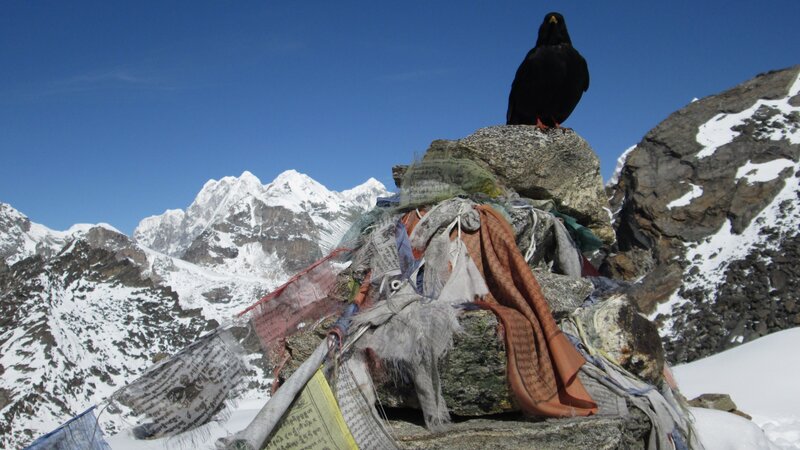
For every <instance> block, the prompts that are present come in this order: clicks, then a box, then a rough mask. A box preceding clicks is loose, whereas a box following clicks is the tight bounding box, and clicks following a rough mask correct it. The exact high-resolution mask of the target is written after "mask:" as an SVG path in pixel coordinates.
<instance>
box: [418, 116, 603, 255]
mask: <svg viewBox="0 0 800 450" xmlns="http://www.w3.org/2000/svg"><path fill="white" fill-rule="evenodd" d="M442 157H454V158H467V159H471V160H474V161H477V162H479V163H481V164H482V165H484V166H485V167H486V168H487V169H489V171H490V172H491V173H493V174H494V175H496V176H497V177H498V179H499V180H500V181H501V182H502V183H503V184H504V185H506V186H507V187H508V188H511V189H512V190H514V191H515V192H517V193H518V194H519V195H520V196H522V197H527V198H531V199H535V200H549V199H552V200H554V201H555V202H556V206H557V208H558V210H559V211H561V212H563V213H566V214H569V215H571V216H573V217H575V218H576V219H578V221H579V222H580V223H581V224H582V225H584V226H586V227H588V228H590V229H591V230H592V231H593V232H594V233H595V234H596V235H597V236H598V237H600V238H601V239H603V240H604V241H606V242H608V243H611V242H613V240H614V233H613V230H612V229H611V226H610V222H609V220H610V219H609V214H608V212H607V211H606V209H607V208H608V202H607V201H606V197H605V194H604V192H603V185H602V183H603V182H602V177H601V176H600V162H599V160H598V159H597V155H595V153H594V151H592V149H591V147H590V146H589V144H588V143H587V142H586V141H585V140H584V139H583V138H581V137H580V136H578V134H577V133H575V132H574V131H571V130H570V131H563V132H562V131H558V130H555V131H550V132H542V131H540V130H539V129H538V128H536V127H534V126H526V125H514V126H494V127H488V128H482V129H480V130H478V131H476V132H475V133H473V134H471V135H469V136H467V137H465V138H463V139H459V140H457V141H445V140H438V141H433V143H431V146H430V148H429V149H428V151H427V152H426V154H425V156H424V158H423V160H425V159H429V158H430V159H436V158H442Z"/></svg>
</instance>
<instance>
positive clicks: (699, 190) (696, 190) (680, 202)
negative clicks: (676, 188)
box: [667, 182, 703, 209]
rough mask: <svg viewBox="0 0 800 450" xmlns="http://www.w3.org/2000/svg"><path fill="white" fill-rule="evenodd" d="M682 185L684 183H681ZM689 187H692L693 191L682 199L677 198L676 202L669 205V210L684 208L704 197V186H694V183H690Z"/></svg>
mask: <svg viewBox="0 0 800 450" xmlns="http://www.w3.org/2000/svg"><path fill="white" fill-rule="evenodd" d="M681 183H683V182H681ZM689 186H691V187H692V189H691V190H690V191H689V192H687V193H685V194H683V195H682V196H681V197H680V198H676V199H675V200H673V201H671V202H669V203H667V209H672V208H679V207H682V206H688V205H689V204H690V203H691V202H692V200H694V199H696V198H699V197H700V196H702V195H703V187H702V186H698V185H696V184H692V183H689Z"/></svg>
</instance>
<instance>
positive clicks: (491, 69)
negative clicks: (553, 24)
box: [0, 0, 800, 233]
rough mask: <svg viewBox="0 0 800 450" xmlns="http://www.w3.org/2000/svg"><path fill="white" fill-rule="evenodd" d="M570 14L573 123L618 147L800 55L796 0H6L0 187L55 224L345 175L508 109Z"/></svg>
mask: <svg viewBox="0 0 800 450" xmlns="http://www.w3.org/2000/svg"><path fill="white" fill-rule="evenodd" d="M551 10H555V11H559V12H562V13H563V14H564V16H565V18H566V21H567V24H568V27H569V31H570V34H571V36H572V41H573V44H574V45H575V47H576V48H577V49H578V50H579V51H580V52H581V53H582V54H583V55H584V57H585V58H586V60H587V61H588V63H589V70H590V72H591V86H590V88H589V91H588V92H587V93H586V94H585V95H584V97H583V100H582V101H581V103H580V104H579V105H578V107H577V108H576V110H575V112H574V113H573V114H572V116H571V117H570V118H569V120H568V121H567V122H566V124H565V125H566V126H569V127H572V128H574V129H575V130H576V131H577V132H578V133H580V134H581V135H582V136H584V137H585V138H586V139H587V140H588V141H589V142H590V144H591V145H592V146H593V148H594V149H595V151H596V152H597V153H598V155H599V156H600V159H601V164H602V170H603V176H604V177H605V178H607V177H608V176H609V175H610V173H611V171H612V170H613V166H614V163H615V160H616V158H617V156H618V155H619V154H620V153H621V152H622V151H623V150H624V149H625V148H627V147H628V146H630V145H632V144H635V143H637V142H639V140H641V138H642V136H643V135H644V134H645V133H646V132H647V131H648V130H649V129H651V128H652V127H653V126H655V125H656V124H657V123H658V122H660V121H661V120H663V119H664V118H666V117H667V115H669V114H670V113H671V112H673V111H675V110H677V109H679V108H681V107H682V106H684V105H685V104H687V103H688V102H689V101H690V100H691V99H692V98H693V97H703V96H706V95H709V94H713V93H717V92H720V91H723V90H725V89H727V88H729V87H732V86H734V85H736V84H738V83H739V82H742V81H744V80H746V79H749V78H751V77H753V76H754V75H756V74H757V73H760V72H764V71H767V70H771V69H779V68H784V67H787V66H791V65H793V64H798V63H800V27H798V22H797V21H798V18H800V1H798V0H782V1H764V2H753V1H740V0H724V1H723V0H714V1H671V2H649V1H641V0H638V1H582V2H578V1H573V2H564V1H562V2H552V1H530V0H528V1H514V2H511V1H507V2H503V1H497V2H488V1H481V2H440V1H435V0H428V1H411V0H406V1H403V2H378V1H359V2H353V1H346V0H340V1H311V0H306V1H286V2H277V1H263V2H251V1H223V0H216V1H199V0H194V1H184V2H178V1H152V2H151V1H130V2H116V1H114V2H109V1H94V2H88V1H62V0H58V1H44V0H36V1H15V0H6V1H3V2H2V3H0V201H3V202H6V203H10V204H11V205H12V206H14V207H16V208H17V209H19V210H21V211H22V212H23V213H25V214H27V215H28V216H29V217H31V219H32V220H34V221H36V222H39V223H43V224H44V225H47V226H49V227H51V228H55V229H66V228H67V227H69V226H70V225H71V224H73V223H76V222H91V223H94V222H109V223H111V224H112V225H114V226H116V227H117V228H119V229H121V230H122V231H125V232H127V233H130V232H131V231H132V230H133V228H134V227H135V226H136V224H137V223H138V221H139V220H140V219H142V218H143V217H145V216H149V215H153V214H160V213H161V212H163V211H164V210H165V209H167V208H185V207H187V206H188V205H189V204H190V203H191V201H192V200H193V198H194V195H195V194H196V193H197V192H198V190H199V189H200V188H201V186H202V185H203V183H204V182H205V181H206V180H208V179H209V178H217V179H218V178H221V177H223V176H226V175H239V174H240V173H241V172H242V171H244V170H249V171H251V172H253V173H254V174H255V175H257V176H258V177H259V178H261V180H262V182H265V183H266V182H269V181H270V180H272V178H274V177H275V175H277V174H278V173H280V172H282V171H283V170H285V169H290V168H293V169H297V170H298V171H301V172H304V173H307V174H308V175H310V176H311V177H313V178H315V179H317V180H318V181H320V182H321V183H323V184H325V185H326V186H328V187H329V188H332V189H336V190H341V189H346V188H349V187H352V186H353V185H355V184H358V183H360V182H362V181H363V180H365V179H367V178H368V177H370V176H374V177H376V178H378V179H379V180H381V181H382V182H384V183H385V184H386V185H387V186H391V174H390V168H391V166H392V165H393V164H397V163H407V162H409V161H411V160H413V158H414V156H415V155H421V154H422V153H423V152H424V151H425V149H426V148H427V146H428V144H429V143H430V141H432V140H434V139H438V138H447V139H455V138H459V137H463V136H466V135H468V134H470V133H471V132H473V131H474V130H476V129H478V128H481V127H485V126H489V125H494V124H500V123H504V121H505V111H506V102H507V96H508V90H509V87H510V85H511V80H512V79H513V76H514V72H515V70H516V68H517V66H518V65H519V63H520V61H521V60H522V58H523V57H524V55H525V53H526V52H527V51H528V50H529V49H530V48H531V47H532V46H533V44H534V42H535V40H536V31H537V28H538V26H539V24H540V22H541V20H542V17H543V16H544V14H545V13H547V12H548V11H551Z"/></svg>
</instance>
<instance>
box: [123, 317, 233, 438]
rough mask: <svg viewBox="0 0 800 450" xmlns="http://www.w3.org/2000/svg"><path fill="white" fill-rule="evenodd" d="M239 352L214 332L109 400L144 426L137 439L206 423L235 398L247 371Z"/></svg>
mask: <svg viewBox="0 0 800 450" xmlns="http://www.w3.org/2000/svg"><path fill="white" fill-rule="evenodd" d="M241 355H242V349H241V347H240V346H239V344H238V342H237V341H236V339H235V338H234V337H233V336H232V335H231V333H230V331H228V330H226V329H217V330H215V331H214V332H212V333H209V334H207V335H205V336H203V337H201V338H200V339H198V340H197V341H195V342H193V343H192V344H190V345H188V346H187V347H185V348H184V349H183V350H181V351H180V352H178V353H176V354H175V355H173V356H172V357H170V358H169V359H166V360H164V361H162V362H160V363H158V364H156V365H155V366H153V367H151V368H150V369H148V370H147V371H146V372H145V373H144V374H143V375H142V376H141V377H139V378H138V379H137V380H136V381H134V382H133V383H131V384H129V385H127V386H125V387H123V388H122V389H120V390H119V391H117V392H116V393H115V394H114V396H113V399H114V400H116V401H118V402H119V403H121V404H122V405H125V406H128V407H129V408H131V410H133V412H134V414H136V415H144V416H145V417H146V419H147V420H148V421H147V422H145V423H143V424H141V425H139V426H137V427H136V428H135V429H134V435H135V436H136V437H137V438H140V439H150V438H155V437H161V436H174V435H176V434H180V433H183V432H185V431H189V430H191V429H194V428H196V427H199V426H200V425H203V424H205V423H208V422H209V421H210V420H211V419H213V418H214V417H215V416H216V415H217V414H218V413H220V411H221V410H223V408H224V406H225V402H226V401H228V400H231V398H232V397H233V396H235V394H236V392H237V391H236V389H237V387H238V386H239V383H240V382H241V381H242V380H243V379H244V375H245V372H246V367H245V365H244V362H243V361H242V358H241Z"/></svg>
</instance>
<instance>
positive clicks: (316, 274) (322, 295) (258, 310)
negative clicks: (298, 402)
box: [239, 249, 345, 359]
mask: <svg viewBox="0 0 800 450" xmlns="http://www.w3.org/2000/svg"><path fill="white" fill-rule="evenodd" d="M344 251H345V250H344V249H338V250H335V251H333V252H331V253H330V254H329V255H328V256H326V257H324V258H322V259H320V260H319V261H316V262H315V263H314V264H312V265H310V266H308V267H307V268H305V269H303V270H302V271H300V272H299V273H297V274H296V275H295V276H293V277H292V278H291V279H290V280H289V281H287V282H286V283H284V284H283V285H282V286H280V287H279V288H277V289H276V290H274V291H273V292H271V293H269V294H267V295H266V296H264V297H263V298H262V299H261V300H259V301H258V302H257V303H255V304H254V305H252V306H250V307H249V308H247V309H245V310H244V311H242V312H241V313H239V316H243V315H245V314H249V317H250V322H251V323H252V325H253V329H255V330H256V334H258V337H259V339H260V340H261V345H262V346H263V348H264V349H265V350H266V351H267V352H268V353H269V356H270V357H272V358H274V359H278V358H275V356H276V353H277V354H280V353H281V351H282V349H283V339H284V338H286V337H287V336H289V335H290V334H292V333H294V332H295V331H297V327H298V326H299V325H300V324H301V323H308V322H315V321H317V320H319V319H321V318H323V317H326V316H328V315H331V314H333V313H335V312H336V311H338V310H339V309H340V308H341V307H342V306H343V305H342V303H341V302H339V301H337V300H336V299H334V298H331V297H329V295H328V294H329V293H330V292H331V290H332V289H333V287H334V285H335V284H336V275H337V274H338V272H339V270H337V269H336V268H335V267H334V266H333V264H332V261H333V259H334V258H335V257H337V256H338V255H339V254H341V253H342V252H344Z"/></svg>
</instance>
